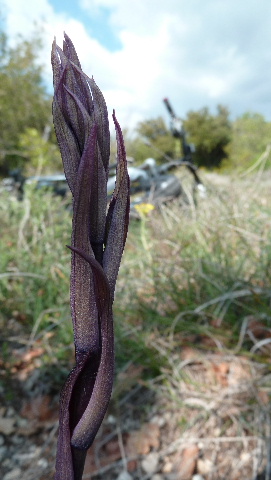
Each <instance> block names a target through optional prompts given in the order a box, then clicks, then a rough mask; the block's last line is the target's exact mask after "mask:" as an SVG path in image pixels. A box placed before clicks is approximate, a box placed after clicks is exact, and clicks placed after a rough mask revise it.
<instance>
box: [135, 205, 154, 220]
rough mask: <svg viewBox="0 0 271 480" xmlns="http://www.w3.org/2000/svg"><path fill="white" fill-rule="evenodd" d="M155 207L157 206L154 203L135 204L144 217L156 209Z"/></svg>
mask: <svg viewBox="0 0 271 480" xmlns="http://www.w3.org/2000/svg"><path fill="white" fill-rule="evenodd" d="M154 208H155V207H154V205H153V204H152V203H139V204H138V205H135V209H136V211H137V212H138V213H139V215H142V216H143V217H144V216H145V215H148V213H149V212H151V211H152V210H154Z"/></svg>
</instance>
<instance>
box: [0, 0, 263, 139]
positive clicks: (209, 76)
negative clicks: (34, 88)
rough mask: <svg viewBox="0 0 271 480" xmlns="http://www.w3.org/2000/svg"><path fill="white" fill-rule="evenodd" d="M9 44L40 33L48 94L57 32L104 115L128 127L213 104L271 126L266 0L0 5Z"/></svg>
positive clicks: (43, 0)
mask: <svg viewBox="0 0 271 480" xmlns="http://www.w3.org/2000/svg"><path fill="white" fill-rule="evenodd" d="M0 7H1V17H2V18H3V20H4V25H5V29H6V33H7V35H8V37H9V38H10V40H11V42H16V41H17V35H18V34H22V35H23V36H24V37H26V38H30V37H31V35H32V33H33V32H34V31H35V29H37V28H38V29H40V30H41V31H42V38H43V42H44V49H43V51H42V52H41V57H40V58H41V61H42V63H43V64H44V76H45V77H44V78H45V82H46V85H48V89H49V90H50V91H51V92H52V74H51V65H50V50H51V45H52V41H53V39H54V37H56V40H57V43H58V45H59V46H62V39H63V32H64V31H65V32H66V33H67V34H68V36H69V37H70V38H71V40H72V41H73V43H74V45H75V48H76V50H77V53H78V56H79V59H80V61H81V65H82V68H83V70H84V72H85V73H86V74H87V75H89V76H92V75H93V77H94V79H95V81H96V83H97V84H98V86H99V87H100V89H101V90H102V92H103V94H104V97H105V100H106V103H107V106H108V110H109V112H112V110H113V109H115V110H116V115H117V118H118V120H119V122H120V124H121V126H122V127H124V128H128V129H129V130H130V131H133V129H134V128H135V126H136V124H137V123H138V122H139V121H144V120H146V119H150V118H156V117H158V116H162V117H163V118H164V119H165V121H166V122H168V123H169V117H168V114H167V112H166V110H165V107H164V105H163V102H162V99H163V98H165V97H168V98H169V100H170V102H171V104H172V106H173V108H174V110H175V112H176V114H177V115H178V116H180V117H181V118H185V117H186V115H187V113H188V112H189V111H191V110H193V111H195V110H196V111H197V110H200V109H201V108H203V107H208V108H209V109H210V111H211V113H213V114H214V113H215V112H216V106H217V105H218V104H222V105H225V106H226V107H228V109H229V111H230V114H231V118H233V119H234V118H236V117H238V116H240V115H242V114H243V113H245V112H247V111H250V112H257V113H261V114H263V115H264V116H265V118H266V119H267V120H271V2H270V0H246V1H244V0H240V1H239V2H237V1H236V0H227V1H225V0H204V1H202V0H189V1H187V0H136V1H134V2H129V1H127V0H35V1H33V2H27V1H26V0H6V2H5V0H0Z"/></svg>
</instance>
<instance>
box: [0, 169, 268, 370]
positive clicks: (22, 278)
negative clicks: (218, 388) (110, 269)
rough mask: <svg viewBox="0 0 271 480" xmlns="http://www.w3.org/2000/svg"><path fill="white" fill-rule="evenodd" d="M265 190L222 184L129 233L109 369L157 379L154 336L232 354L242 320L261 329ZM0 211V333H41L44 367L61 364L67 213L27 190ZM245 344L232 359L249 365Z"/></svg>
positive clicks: (65, 338) (65, 339)
mask: <svg viewBox="0 0 271 480" xmlns="http://www.w3.org/2000/svg"><path fill="white" fill-rule="evenodd" d="M225 178H226V179H227V177H225ZM211 180H212V178H211ZM211 180H209V183H210V187H211V185H212V182H211ZM207 182H208V179H207ZM268 188H269V183H268V182H263V181H262V183H260V184H259V183H258V185H257V184H255V182H254V181H252V182H251V181H248V180H246V183H245V180H243V182H242V183H239V182H237V181H236V182H233V181H232V180H231V179H228V183H227V184H226V186H223V184H222V185H218V186H217V187H214V185H212V190H211V191H210V192H209V196H208V199H206V200H204V203H202V204H201V205H200V206H199V207H198V209H197V210H194V209H187V210H180V208H179V207H178V206H177V205H176V206H175V207H172V206H171V207H170V208H169V209H168V208H167V207H164V208H163V209H162V215H161V213H160V214H159V213H158V212H157V213H155V212H154V213H151V212H150V213H149V214H143V217H142V220H141V221H140V222H132V223H131V227H130V231H129V235H128V245H127V248H126V251H125V254H124V261H123V265H122V266H121V269H120V279H119V281H118V289H117V294H116V295H117V299H116V302H115V304H116V305H117V307H116V308H117V312H116V313H115V316H116V332H117V361H118V368H121V366H123V365H124V364H125V363H127V362H130V361H132V362H135V363H137V362H138V363H140V364H142V363H143V364H144V365H145V366H146V367H147V368H148V369H150V370H151V371H153V372H155V373H157V372H158V371H159V368H160V366H161V362H162V363H163V362H167V360H166V359H165V358H161V356H160V355H159V354H158V352H157V351H156V349H155V342H156V339H158V338H159V337H160V336H161V335H162V336H163V337H164V336H168V335H175V334H178V335H180V337H179V339H180V342H181V344H186V345H187V344H190V343H191V342H192V343H193V342H194V340H193V335H197V336H198V339H199V340H198V341H199V344H200V342H201V341H200V339H201V338H202V336H203V337H206V336H207V337H208V338H211V339H212V338H214V339H217V342H219V343H220V344H221V345H223V348H225V349H230V350H235V349H236V348H237V345H238V341H239V339H240V332H241V330H242V325H243V323H244V322H245V321H246V319H247V318H248V317H249V318H250V317H251V318H254V319H255V320H257V321H261V322H264V324H265V325H266V328H268V329H269V328H270V322H271V312H270V283H271V268H270V266H271V236H270V229H269V223H268V218H269V217H270V213H271V212H270V205H269V201H268ZM259 191H261V195H259ZM264 193H265V194H264ZM0 209H1V219H2V235H1V239H0V249H1V252H2V253H1V257H0V258H1V265H0V270H1V275H0V301H1V302H2V304H3V308H2V313H1V315H2V318H1V323H2V325H4V324H5V323H6V322H7V321H8V319H10V318H11V317H12V316H13V315H14V312H17V313H16V315H17V316H18V318H23V325H24V327H25V328H26V330H28V332H29V333H31V332H33V331H34V338H36V339H37V338H41V339H42V338H46V332H48V331H51V332H52V333H53V335H52V339H51V348H53V350H54V355H53V356H52V355H51V356H50V358H49V357H48V358H47V359H46V361H49V362H53V363H54V362H56V361H57V359H59V358H61V359H62V360H63V361H65V362H67V356H66V355H64V351H66V347H67V346H68V345H70V343H71V342H72V338H71V335H72V334H71V328H70V327H67V326H68V325H70V320H69V318H68V317H69V315H70V314H69V299H68V290H69V288H68V285H69V263H70V254H69V251H68V250H67V249H66V248H65V244H68V243H69V241H70V240H69V236H70V230H71V216H70V213H69V209H67V208H65V202H64V201H63V200H60V199H59V198H58V197H54V198H52V197H51V193H50V192H46V193H45V192H41V191H35V190H33V187H32V188H29V189H28V191H27V195H26V196H25V198H24V200H23V201H22V202H17V201H15V200H12V199H11V198H10V196H8V195H7V196H5V195H4V194H3V193H2V194H1V205H0ZM3 331H5V330H3ZM68 332H69V334H68ZM191 335H192V337H191ZM191 339H192V340H191ZM253 342H254V341H253V340H251V339H250V338H249V337H245V338H244V339H243V341H242V343H241V345H239V348H240V351H242V352H243V353H245V354H248V355H251V354H250V353H249V351H250V350H251V348H252V347H253ZM259 351H260V350H259ZM259 351H258V349H257V348H256V349H255V352H256V353H259ZM70 352H71V349H70V348H68V349H67V354H68V357H69V356H70ZM147 353H148V354H147ZM69 359H70V360H71V358H69Z"/></svg>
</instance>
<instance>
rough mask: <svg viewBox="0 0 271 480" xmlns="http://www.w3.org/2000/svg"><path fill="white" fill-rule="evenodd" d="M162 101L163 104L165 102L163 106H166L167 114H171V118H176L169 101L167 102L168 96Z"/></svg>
mask: <svg viewBox="0 0 271 480" xmlns="http://www.w3.org/2000/svg"><path fill="white" fill-rule="evenodd" d="M163 101H164V104H165V106H166V108H167V110H168V112H169V114H170V115H171V117H172V118H176V115H175V113H174V110H173V108H172V106H171V105H170V103H169V99H168V98H164V99H163Z"/></svg>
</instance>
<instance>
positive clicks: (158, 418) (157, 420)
mask: <svg viewBox="0 0 271 480" xmlns="http://www.w3.org/2000/svg"><path fill="white" fill-rule="evenodd" d="M150 423H155V424H156V425H158V427H160V428H162V427H164V426H165V423H166V420H165V418H164V417H163V416H162V415H155V416H154V417H152V419H151V421H150Z"/></svg>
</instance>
